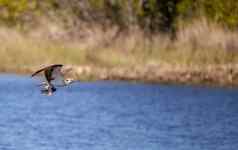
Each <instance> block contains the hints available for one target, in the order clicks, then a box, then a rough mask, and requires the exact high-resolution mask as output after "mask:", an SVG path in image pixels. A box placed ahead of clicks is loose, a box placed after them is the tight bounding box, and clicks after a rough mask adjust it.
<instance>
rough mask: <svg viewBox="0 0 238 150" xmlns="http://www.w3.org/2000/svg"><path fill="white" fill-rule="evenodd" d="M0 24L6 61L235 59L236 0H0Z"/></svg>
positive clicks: (121, 62)
mask: <svg viewBox="0 0 238 150" xmlns="http://www.w3.org/2000/svg"><path fill="white" fill-rule="evenodd" d="M0 25H1V29H0V42H1V43H2V47H1V48H0V56H1V58H3V55H8V56H9V57H8V58H4V59H1V60H0V62H2V63H1V64H5V65H6V66H7V65H12V64H18V65H22V64H24V65H27V64H39V63H42V60H45V61H44V62H45V63H47V62H49V63H50V62H65V63H71V64H83V63H86V64H87V63H89V62H90V63H93V64H100V65H105V66H113V65H128V64H129V65H134V64H140V63H141V64H146V63H164V62H165V63H169V64H181V65H192V64H201V65H203V64H205V65H207V64H230V63H236V62H238V56H237V52H238V35H237V29H238V1H237V0H45V1H44V0H0ZM16 53H17V54H18V55H17V56H22V57H25V59H20V58H17V57H16ZM46 54H47V57H46V56H45V55H46ZM28 55H30V56H31V57H26V56H28ZM49 55H50V56H49ZM5 68H7V67H5Z"/></svg>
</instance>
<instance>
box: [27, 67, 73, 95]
mask: <svg viewBox="0 0 238 150" xmlns="http://www.w3.org/2000/svg"><path fill="white" fill-rule="evenodd" d="M62 67H63V65H62V64H53V65H50V66H46V67H44V68H41V69H39V70H37V71H36V72H34V73H33V74H32V75H31V77H34V76H35V75H37V74H38V73H40V72H44V76H45V79H46V81H45V82H43V84H42V86H43V87H44V89H43V90H42V93H44V94H47V95H52V94H53V92H55V91H56V88H55V86H54V85H53V84H52V82H51V81H53V80H55V79H56V78H57V77H64V74H63V72H62ZM63 82H64V85H68V84H71V83H72V82H73V79H70V78H68V79H64V80H63Z"/></svg>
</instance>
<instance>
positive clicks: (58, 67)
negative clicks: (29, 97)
mask: <svg viewBox="0 0 238 150" xmlns="http://www.w3.org/2000/svg"><path fill="white" fill-rule="evenodd" d="M62 67H63V65H62V64H54V65H50V66H46V67H44V68H41V69H39V70H37V71H36V72H34V73H33V74H32V75H31V77H34V76H35V75H37V74H38V73H40V72H42V71H45V70H47V69H49V68H53V72H54V70H57V72H58V70H60V69H61V68H62Z"/></svg>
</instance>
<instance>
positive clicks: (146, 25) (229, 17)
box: [0, 0, 238, 33]
mask: <svg viewBox="0 0 238 150" xmlns="http://www.w3.org/2000/svg"><path fill="white" fill-rule="evenodd" d="M0 11H1V13H0V20H1V23H2V24H9V25H18V26H21V25H24V24H28V23H29V21H37V20H36V19H35V17H39V16H48V17H52V15H56V16H57V17H58V18H60V19H66V18H67V17H75V18H74V19H77V20H81V21H85V22H90V23H95V22H96V23H101V24H105V23H110V24H114V25H117V26H119V27H120V28H122V29H127V28H130V27H131V26H134V25H137V26H139V27H140V28H141V29H143V30H145V31H149V32H152V33H154V32H157V31H165V32H171V31H173V30H175V29H176V27H177V23H178V21H182V22H186V21H189V20H191V19H194V18H199V17H206V19H208V20H209V21H214V22H217V23H220V24H222V25H224V26H226V27H229V28H231V29H236V28H237V27H238V2H237V1H236V0H209V1H207V0H47V1H41V0H10V1H9V0H0ZM77 20H74V21H75V22H77Z"/></svg>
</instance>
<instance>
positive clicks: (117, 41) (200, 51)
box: [0, 19, 238, 84]
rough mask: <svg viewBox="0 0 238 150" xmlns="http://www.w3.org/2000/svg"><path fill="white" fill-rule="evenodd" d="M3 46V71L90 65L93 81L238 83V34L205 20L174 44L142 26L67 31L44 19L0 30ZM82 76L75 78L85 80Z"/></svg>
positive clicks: (0, 55) (184, 31) (84, 26)
mask: <svg viewBox="0 0 238 150" xmlns="http://www.w3.org/2000/svg"><path fill="white" fill-rule="evenodd" d="M45 22H46V23H45ZM0 43H1V47H0V58H1V59H0V71H1V72H18V73H22V72H31V71H33V70H35V69H37V68H38V67H40V66H42V65H46V64H52V63H63V64H67V65H71V66H76V67H74V68H75V69H76V70H77V66H89V67H88V68H89V69H86V70H91V71H89V72H90V73H88V74H87V76H88V77H87V78H90V77H94V78H101V79H113V78H115V79H116V78H118V79H120V78H121V79H134V80H148V81H163V80H164V81H166V82H167V81H168V82H176V81H179V80H180V79H177V78H176V77H172V75H173V74H176V73H177V74H178V75H177V76H178V78H180V76H181V77H183V76H184V75H185V76H187V78H188V79H186V80H185V79H181V82H193V81H195V80H193V76H194V77H195V76H196V78H198V79H196V83H197V82H204V81H203V80H212V81H213V78H216V79H214V81H213V82H215V83H216V82H217V83H219V82H220V80H221V82H222V83H223V82H224V83H228V84H237V83H236V82H237V81H236V78H237V72H236V70H237V68H236V66H237V64H238V34H237V32H235V31H233V32H231V31H229V30H225V29H224V28H223V27H221V26H219V25H217V24H213V23H209V22H208V21H206V20H205V19H200V20H196V21H194V22H192V23H190V24H186V26H183V25H180V26H179V27H178V31H177V36H176V38H175V39H173V40H171V39H170V38H169V36H168V35H166V34H162V33H161V34H160V33H158V34H156V35H153V36H147V35H145V34H144V32H142V31H141V30H140V29H139V28H137V27H133V28H131V29H130V30H127V31H122V32H118V28H117V27H116V26H115V27H112V26H110V27H109V26H108V27H106V28H105V26H101V25H98V24H95V25H90V26H88V25H87V24H83V23H82V25H81V26H80V29H79V28H77V29H70V30H65V29H64V28H63V27H62V26H60V25H59V24H58V23H55V22H47V21H43V23H42V25H41V26H39V27H37V28H35V29H32V30H30V31H27V32H22V31H21V32H20V31H18V30H17V29H15V28H6V27H4V26H2V27H0ZM86 68H87V67H86ZM175 68H176V69H175ZM217 68H223V69H217ZM78 70H80V69H78ZM92 70H95V71H92ZM103 70H104V71H103ZM113 70H121V71H118V72H117V71H113ZM194 70H195V71H194ZM80 72H82V71H75V73H74V76H76V77H77V78H82V77H83V75H82V73H80ZM86 72H87V71H86ZM101 72H104V74H103V73H101ZM161 72H163V73H161ZM194 72H195V73H194ZM184 73H185V74H184ZM132 74H134V75H132ZM153 74H154V76H153ZM187 74H188V75H187ZM217 74H222V75H220V76H219V75H217ZM84 76H85V74H84ZM97 76H98V77H97ZM99 76H100V77H99ZM163 76H164V78H166V77H169V76H171V77H170V78H169V79H163ZM197 76H201V77H200V78H199V77H197ZM206 76H207V77H206ZM205 78H207V79H205ZM226 79H227V80H226ZM182 80H184V81H182Z"/></svg>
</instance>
